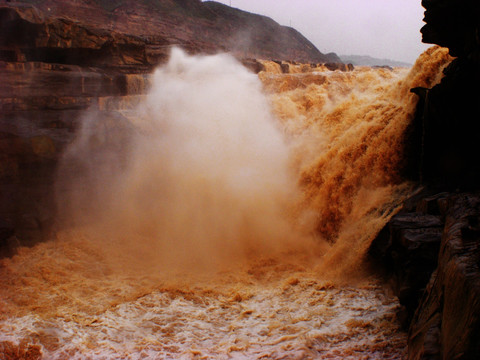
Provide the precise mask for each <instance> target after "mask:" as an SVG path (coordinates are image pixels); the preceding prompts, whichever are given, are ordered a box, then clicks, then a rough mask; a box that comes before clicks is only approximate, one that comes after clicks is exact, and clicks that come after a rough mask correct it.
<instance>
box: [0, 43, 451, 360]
mask: <svg viewBox="0 0 480 360" xmlns="http://www.w3.org/2000/svg"><path fill="white" fill-rule="evenodd" d="M448 61H449V59H448V57H447V55H446V52H445V51H444V50H443V49H439V48H432V49H429V50H428V51H427V52H426V53H425V54H424V55H422V56H421V57H420V58H419V60H418V61H417V63H416V64H415V65H414V67H413V68H412V69H394V70H388V69H371V68H358V69H356V70H355V71H353V72H346V73H343V72H338V71H334V72H332V71H329V70H327V69H324V68H322V67H317V68H313V67H312V66H310V65H308V66H304V65H292V66H291V73H289V74H283V73H282V72H281V69H280V67H279V66H278V65H277V64H276V63H272V62H265V67H266V69H267V71H264V72H261V73H260V74H259V75H258V76H257V75H254V74H251V73H250V72H248V71H247V70H246V69H244V68H243V67H242V66H241V65H240V64H239V63H237V62H236V61H235V60H234V59H233V58H231V57H229V56H227V55H216V56H205V57H190V56H187V55H185V54H184V53H183V52H181V51H179V50H174V51H173V52H172V56H171V59H170V61H169V62H168V64H166V65H165V66H163V67H161V68H159V69H158V70H157V71H156V72H155V74H154V75H153V76H152V86H151V89H150V91H149V94H148V95H147V96H142V97H138V98H137V99H136V100H135V101H132V103H134V102H135V103H137V105H136V106H133V107H132V106H130V107H125V108H118V109H116V110H115V111H110V112H106V111H103V112H98V111H97V112H94V111H92V112H90V113H88V114H85V118H84V120H83V122H82V124H83V125H82V128H81V129H79V131H78V136H77V138H76V140H75V141H74V142H73V143H72V145H71V146H70V147H69V148H68V149H67V151H66V152H65V155H64V159H63V161H62V164H61V165H60V168H59V180H58V186H57V195H58V208H59V214H60V215H61V217H60V218H59V226H58V231H57V232H56V233H55V234H54V235H52V239H51V241H49V242H46V243H42V244H39V245H37V246H35V247H33V248H28V249H27V248H22V249H20V250H19V252H18V254H17V255H15V256H14V257H12V258H11V259H3V260H1V262H0V301H1V303H0V306H1V312H0V353H3V358H6V359H16V358H28V359H40V358H45V359H117V358H129V359H191V358H192V359H194V358H199V359H209V358H212V359H230V358H233V359H235V358H237V359H245V358H248V359H255V358H265V359H317V358H320V359H336V358H342V359H361V358H378V359H399V358H402V356H403V355H404V353H405V341H406V335H405V333H403V332H402V331H401V330H400V329H399V327H398V324H397V322H396V319H395V313H396V311H397V309H398V306H399V305H398V303H397V302H396V300H395V298H393V297H392V296H389V295H387V294H385V292H384V290H383V288H382V286H381V284H380V283H379V282H378V281H377V280H375V279H374V278H372V277H371V276H369V275H368V274H367V273H366V271H364V269H363V267H362V260H363V258H364V255H365V251H366V249H367V248H368V246H369V243H370V241H371V240H372V238H373V237H374V236H375V234H376V233H377V232H378V231H379V229H381V227H382V226H383V225H384V224H385V223H386V221H388V218H389V217H390V216H391V215H392V214H393V213H394V211H395V209H396V208H397V206H398V204H399V202H400V201H401V199H402V198H403V196H405V194H407V193H408V191H409V186H408V184H405V183H403V182H402V180H401V178H400V176H399V174H398V168H399V164H400V162H401V161H402V159H401V153H402V147H403V144H402V134H403V132H404V131H405V129H406V127H407V126H408V124H409V122H410V120H411V119H412V117H413V115H414V110H415V101H416V98H415V95H413V94H411V93H410V91H409V90H410V88H412V87H416V86H424V87H430V86H432V84H434V83H435V82H438V81H439V79H440V78H441V69H442V67H444V66H445V65H446V64H447V63H448Z"/></svg>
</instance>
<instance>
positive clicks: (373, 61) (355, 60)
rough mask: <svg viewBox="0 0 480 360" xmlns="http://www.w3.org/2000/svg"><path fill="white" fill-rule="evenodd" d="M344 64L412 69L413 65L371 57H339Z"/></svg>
mask: <svg viewBox="0 0 480 360" xmlns="http://www.w3.org/2000/svg"><path fill="white" fill-rule="evenodd" d="M339 58H340V59H341V60H342V62H344V63H351V64H353V65H356V66H390V67H411V66H412V65H413V64H410V63H408V62H404V61H398V60H392V59H385V58H383V59H380V58H376V57H373V56H370V55H339Z"/></svg>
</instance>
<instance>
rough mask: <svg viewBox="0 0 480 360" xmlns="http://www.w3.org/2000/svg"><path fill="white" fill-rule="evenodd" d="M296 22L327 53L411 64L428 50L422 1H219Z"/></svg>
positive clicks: (286, 23) (277, 18) (282, 22)
mask: <svg viewBox="0 0 480 360" xmlns="http://www.w3.org/2000/svg"><path fill="white" fill-rule="evenodd" d="M217 1H218V2H221V3H224V4H227V5H231V6H232V7H236V8H239V9H242V10H246V11H250V12H254V13H257V14H261V15H266V16H269V17H271V18H272V19H274V20H275V21H277V22H278V23H280V24H281V25H291V26H292V27H294V28H295V29H297V30H298V31H300V32H301V33H302V34H303V35H304V36H305V37H306V38H307V39H309V40H310V41H311V42H312V43H313V44H314V45H315V46H316V47H317V48H318V49H319V50H320V51H321V52H322V53H329V52H335V53H337V54H338V55H350V54H353V55H370V56H373V57H377V58H387V59H392V60H398V61H405V62H409V63H413V62H415V60H416V58H417V57H418V55H420V54H421V53H422V52H423V51H424V50H425V49H426V48H428V47H429V46H431V45H426V44H422V36H421V34H420V28H421V27H422V26H423V25H424V23H423V21H422V19H423V12H424V10H425V9H423V8H422V6H421V0H217Z"/></svg>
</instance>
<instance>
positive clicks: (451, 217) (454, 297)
mask: <svg viewBox="0 0 480 360" xmlns="http://www.w3.org/2000/svg"><path fill="white" fill-rule="evenodd" d="M449 202H450V206H449V209H448V212H447V216H446V220H445V229H444V232H443V236H442V243H441V247H440V252H439V259H438V264H439V265H438V268H437V270H436V271H435V273H434V274H433V275H432V277H431V279H430V282H429V284H428V287H427V289H426V291H425V292H424V295H423V297H422V299H421V301H420V306H419V308H418V310H417V312H416V313H415V316H414V318H413V320H412V324H411V326H410V331H409V340H408V345H409V351H408V353H409V359H412V360H417V359H477V358H478V355H479V354H480V301H479V299H480V226H479V224H480V196H478V195H472V194H462V195H457V196H454V197H452V198H450V200H449Z"/></svg>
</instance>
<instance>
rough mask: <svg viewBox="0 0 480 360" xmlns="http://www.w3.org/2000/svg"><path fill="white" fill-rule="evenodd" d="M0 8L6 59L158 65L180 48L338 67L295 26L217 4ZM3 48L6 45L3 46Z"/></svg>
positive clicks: (45, 1) (78, 0) (80, 0)
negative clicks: (324, 63)
mask: <svg viewBox="0 0 480 360" xmlns="http://www.w3.org/2000/svg"><path fill="white" fill-rule="evenodd" d="M34 4H35V7H33V6H29V5H26V4H25V3H24V2H19V1H10V2H9V3H8V5H6V4H3V5H2V4H1V3H0V19H1V22H0V24H1V30H2V34H3V36H2V38H3V43H0V48H3V49H2V50H3V51H1V52H0V55H2V58H0V59H1V60H7V61H18V60H26V61H43V62H54V63H62V64H77V65H88V66H92V65H95V64H100V65H104V66H107V65H108V66H115V65H131V66H135V67H138V66H142V65H143V66H147V67H148V66H150V67H151V66H155V65H157V64H158V63H159V62H160V61H162V60H165V59H166V57H167V56H168V54H169V48H170V47H171V46H172V45H177V46H180V47H182V48H184V49H185V50H187V51H189V52H191V53H216V52H230V53H233V54H235V55H236V56H237V57H239V58H260V59H278V60H290V61H300V62H341V60H340V59H339V58H338V56H336V55H335V54H327V55H325V54H322V53H321V52H320V51H319V50H318V49H317V48H316V47H315V46H314V45H313V44H312V43H311V42H310V41H308V40H307V39H306V38H305V37H303V36H302V35H301V34H300V33H299V32H298V31H296V30H295V29H293V28H290V27H285V26H281V25H279V24H278V23H276V22H275V21H273V20H272V19H270V18H268V17H266V16H260V15H256V14H252V13H248V12H245V11H242V10H239V9H233V8H231V7H228V6H226V5H223V4H220V3H216V2H213V1H207V2H204V3H203V2H201V1H199V0H169V1H159V0H157V1H147V0H141V1H133V0H119V1H103V0H92V1H88V0H75V1H74V0H65V1H58V0H40V1H35V2H34ZM5 42H6V44H5Z"/></svg>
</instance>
